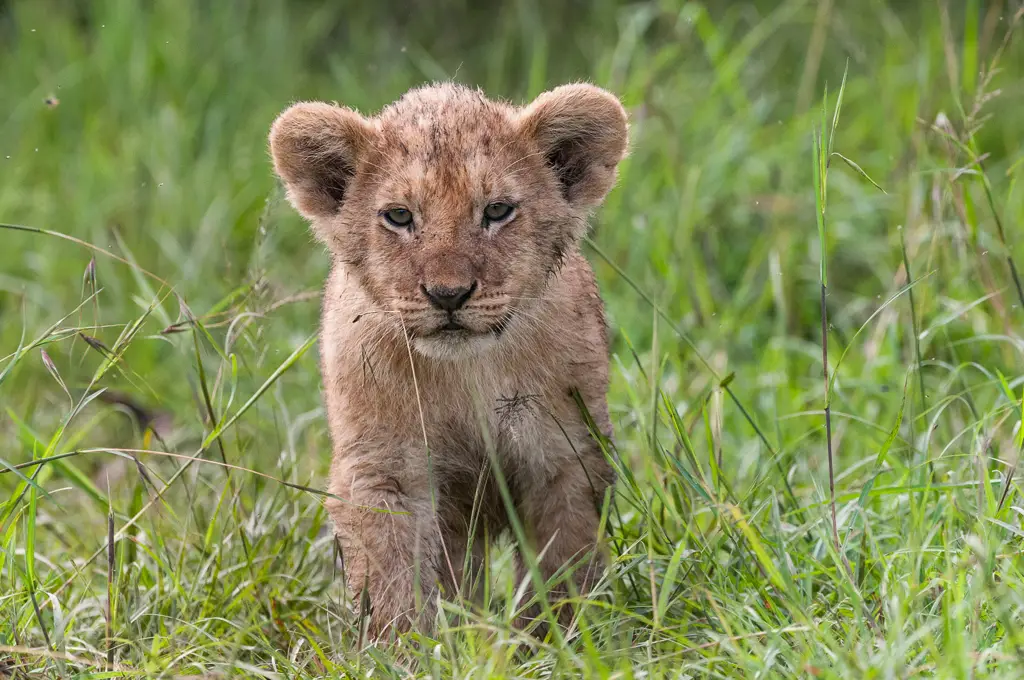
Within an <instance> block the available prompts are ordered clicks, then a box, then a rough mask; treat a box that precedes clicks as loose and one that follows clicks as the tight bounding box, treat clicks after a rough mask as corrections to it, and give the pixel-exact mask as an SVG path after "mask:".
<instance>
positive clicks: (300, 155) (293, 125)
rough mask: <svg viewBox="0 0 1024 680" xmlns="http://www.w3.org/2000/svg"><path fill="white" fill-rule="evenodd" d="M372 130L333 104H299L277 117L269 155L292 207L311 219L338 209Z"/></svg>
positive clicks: (350, 112) (352, 114) (359, 118)
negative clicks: (272, 158) (286, 190)
mask: <svg viewBox="0 0 1024 680" xmlns="http://www.w3.org/2000/svg"><path fill="white" fill-rule="evenodd" d="M373 134H374V132H373V128H372V126H371V124H370V123H369V121H367V120H366V119H365V118H363V117H362V116H360V115H359V114H358V113H356V112H355V111H353V110H351V109H344V108H341V107H339V106H333V105H331V104H324V103H320V102H303V103H300V104H295V105H294V106H292V107H291V108H289V109H287V110H286V111H285V112H284V113H282V114H281V115H280V116H278V117H277V120H275V121H274V125H273V126H272V127H271V128H270V153H271V155H272V156H273V157H274V170H276V171H277V174H278V175H279V176H280V177H281V179H282V180H284V183H285V187H286V188H287V189H288V200H289V201H290V202H291V204H292V205H293V206H295V209H296V210H298V211H299V212H300V213H302V215H303V216H304V217H306V218H307V219H309V220H314V221H315V220H316V219H318V218H326V217H330V216H332V215H334V214H335V213H337V211H338V208H339V207H340V206H341V202H342V201H343V200H344V199H345V192H346V190H347V189H348V186H349V182H350V181H351V179H352V176H353V175H354V174H355V171H356V164H357V162H358V158H359V156H360V154H362V153H363V152H364V151H365V150H366V148H367V146H368V145H369V143H370V140H371V138H372V135H373Z"/></svg>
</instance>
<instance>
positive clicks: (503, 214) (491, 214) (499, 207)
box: [484, 203, 515, 224]
mask: <svg viewBox="0 0 1024 680" xmlns="http://www.w3.org/2000/svg"><path fill="white" fill-rule="evenodd" d="M513 212H515V208H514V207H512V206H511V205H509V204H508V203H490V204H488V205H487V207H486V208H484V221H485V222H487V223H489V224H493V223H494V222H504V221H505V220H507V219H508V218H510V217H512V213H513Z"/></svg>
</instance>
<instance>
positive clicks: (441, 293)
mask: <svg viewBox="0 0 1024 680" xmlns="http://www.w3.org/2000/svg"><path fill="white" fill-rule="evenodd" d="M626 140H627V120H626V113H625V110H624V109H623V107H622V105H621V104H620V103H619V101H618V100H617V99H616V98H615V97H614V96H613V95H611V94H609V93H608V92H605V91H604V90H601V89H599V88H597V87H593V86H590V85H582V84H580V85H567V86H563V87H559V88H557V89H554V90H552V91H550V92H546V93H544V94H542V95H540V96H539V97H538V98H537V99H536V100H535V101H533V103H531V104H529V105H528V106H525V107H522V108H520V107H516V106H512V105H509V104H506V103H502V102H496V101H491V100H488V99H487V98H485V97H484V95H483V94H481V93H480V92H479V91H477V90H472V89H468V88H465V87H461V86H459V85H455V84H451V83H445V84H440V85H432V86H428V87H421V88H418V89H414V90H412V91H410V92H408V93H407V94H406V95H405V96H403V97H402V98H401V99H399V100H398V101H397V102H395V103H393V104H391V105H390V106H388V107H387V108H385V109H384V110H383V111H382V112H380V113H379V114H378V115H376V116H374V117H372V118H366V117H363V116H361V115H360V114H359V113H357V112H355V111H353V110H351V109H347V108H341V107H339V106H334V105H331V104H323V103H300V104H296V105H294V106H292V107H291V108H289V109H288V110H286V111H285V112H284V113H282V114H281V116H280V117H279V118H278V119H277V120H276V121H275V122H274V125H273V128H272V130H271V132H270V149H271V153H272V155H273V159H274V167H275V169H276V171H277V173H278V175H280V177H281V179H282V180H283V181H284V184H285V186H286V188H287V193H288V199H289V200H290V202H291V203H292V205H293V206H295V208H296V209H297V210H298V211H299V212H300V213H301V214H302V215H303V216H305V217H306V218H307V219H308V220H309V221H310V222H311V223H312V228H313V231H314V232H315V234H316V235H317V237H318V238H319V239H321V240H322V241H323V242H324V243H325V244H326V245H327V247H328V248H329V250H330V253H331V259H332V268H331V273H330V277H329V278H328V280H327V284H326V289H325V291H324V299H323V327H322V331H321V341H320V352H321V357H322V371H323V380H324V396H325V400H326V406H327V416H328V421H329V424H330V432H331V439H332V443H333V449H334V456H333V465H332V468H331V475H330V487H329V488H330V492H331V493H332V494H333V495H334V496H336V497H337V498H332V499H331V500H329V501H328V503H327V507H328V509H329V511H330V514H331V517H332V519H333V520H334V524H335V528H336V531H337V535H338V538H339V540H340V544H341V546H342V549H343V555H344V563H345V567H346V571H347V574H348V582H349V586H350V588H351V589H352V590H353V591H355V592H356V593H359V592H360V591H362V590H363V589H366V590H367V591H368V593H367V594H368V596H369V599H370V601H371V603H372V612H371V614H370V624H369V625H370V629H371V633H372V634H381V633H383V632H384V631H386V630H388V629H389V628H392V627H393V628H396V629H398V630H407V629H408V628H409V627H410V626H411V625H412V624H413V623H418V624H420V625H423V626H426V627H428V628H429V626H430V625H431V624H432V623H433V621H434V615H435V612H436V601H437V596H438V592H439V591H438V588H439V587H440V588H441V592H443V593H446V594H448V595H451V594H452V593H453V592H455V591H457V590H458V588H459V587H460V586H461V585H462V582H463V572H464V569H465V568H466V567H467V566H469V567H471V568H474V567H476V566H478V565H479V564H480V562H481V560H482V557H483V555H484V545H485V543H486V541H488V540H490V539H493V538H494V537H495V536H497V535H499V534H500V533H501V532H503V531H505V530H507V529H508V528H509V527H510V526H511V525H510V520H509V512H508V510H507V506H506V499H510V500H511V506H514V511H515V513H516V516H517V517H518V518H519V520H520V521H521V522H522V527H523V529H524V531H525V535H526V537H527V539H528V540H529V542H530V544H531V545H530V547H531V549H532V550H533V551H534V554H536V555H538V556H539V564H540V568H541V572H542V574H543V576H544V577H545V578H550V577H551V576H553V575H554V574H555V573H556V572H558V571H559V570H561V569H563V568H564V567H566V565H567V564H570V563H579V562H580V561H583V563H582V565H580V564H576V569H575V571H574V572H573V574H574V576H573V578H574V579H575V582H576V585H577V587H578V588H579V589H580V590H581V591H585V590H586V589H587V586H588V585H589V583H590V581H591V580H592V578H593V572H594V571H595V569H594V564H595V553H596V552H597V551H596V550H595V547H596V546H595V543H596V540H597V533H598V528H599V527H598V523H599V513H600V508H601V503H602V501H603V499H604V497H605V491H606V489H607V488H608V487H609V485H610V484H612V482H613V478H614V473H613V470H612V467H611V466H610V464H609V463H608V462H607V461H606V459H605V457H604V455H603V453H602V451H601V448H600V446H599V445H598V443H597V442H596V441H595V440H594V438H593V437H592V435H591V430H590V429H589V428H588V426H587V424H586V423H585V417H584V416H583V415H582V413H581V409H580V408H579V405H578V404H577V401H576V399H577V395H578V397H579V398H581V399H582V401H583V403H584V404H585V405H586V411H587V412H589V414H590V416H591V418H592V419H593V421H594V423H596V426H597V428H598V429H599V430H600V431H601V432H602V433H603V434H605V435H610V434H611V425H610V421H609V417H608V408H607V404H606V401H605V393H606V391H607V386H608V358H607V351H608V347H607V341H606V336H605V332H606V331H605V324H604V315H603V308H602V303H601V298H600V297H599V295H598V290H597V286H596V285H595V282H594V275H593V272H592V271H591V268H590V265H589V264H588V263H587V261H586V260H585V259H584V257H583V255H581V253H580V249H579V241H580V238H581V237H582V236H583V234H584V233H585V231H586V230H587V216H588V213H589V212H590V211H591V210H593V209H594V208H595V207H596V206H597V205H598V204H599V203H600V202H601V201H602V199H604V197H605V195H606V194H607V193H608V191H609V190H610V189H611V188H612V185H613V184H614V182H615V176H616V167H617V166H618V164H619V161H621V160H622V158H623V156H624V154H625V152H626ZM502 482H503V483H504V484H505V485H506V488H507V494H505V495H503V493H502V490H501V484H502ZM339 498H340V499H342V500H338V499H339ZM598 559H599V558H598ZM519 569H520V573H521V574H522V575H525V574H526V572H525V568H524V567H522V566H520V567H519ZM551 590H552V591H553V592H554V593H555V594H556V595H558V594H562V595H563V596H564V594H565V592H566V590H565V587H564V586H558V585H552V586H551ZM561 611H562V612H563V614H562V615H561V616H562V618H563V620H565V619H566V618H568V616H567V615H566V614H564V612H569V608H568V607H563V608H562V609H561ZM537 613H538V610H536V608H535V609H534V611H533V612H532V614H531V613H527V614H525V615H524V618H525V619H529V618H530V617H531V616H535V615H536V614H537Z"/></svg>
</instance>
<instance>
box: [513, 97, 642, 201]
mask: <svg viewBox="0 0 1024 680" xmlns="http://www.w3.org/2000/svg"><path fill="white" fill-rule="evenodd" d="M519 125H520V130H521V131H522V132H523V134H525V135H527V136H529V137H532V138H533V140H534V141H535V142H536V144H537V145H538V146H539V147H540V150H541V152H542V153H543V154H544V156H545V158H546V159H547V162H548V165H549V166H550V167H551V168H552V169H553V170H554V171H555V174H556V175H557V176H558V181H559V182H560V183H561V185H562V194H563V195H564V196H565V199H566V200H567V201H569V203H570V204H572V205H574V206H578V207H583V208H588V207H592V206H594V205H597V204H598V203H600V202H601V201H602V200H603V199H604V197H605V195H607V193H608V192H609V191H610V190H611V188H612V185H614V184H615V169H616V168H617V167H618V164H619V161H621V160H622V158H623V157H624V156H625V155H626V145H627V140H628V133H627V128H628V123H627V118H626V110H625V109H624V108H622V104H620V103H619V100H618V99H617V98H616V97H615V95H613V94H611V93H610V92H608V91H606V90H602V89H601V88H599V87H594V86H593V85H584V84H578V85H563V86H561V87H557V88H555V89H554V90H551V91H549V92H545V93H544V94H542V95H540V96H539V97H537V98H536V99H535V100H534V101H533V103H532V104H530V105H529V106H527V107H526V108H525V109H523V111H522V113H521V114H520V119H519Z"/></svg>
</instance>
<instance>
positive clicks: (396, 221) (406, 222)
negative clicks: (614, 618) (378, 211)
mask: <svg viewBox="0 0 1024 680" xmlns="http://www.w3.org/2000/svg"><path fill="white" fill-rule="evenodd" d="M383 214H384V219H386V220H387V221H388V224H390V225H391V226H392V227H398V228H399V229H406V228H408V227H409V226H410V225H412V212H411V211H409V210H406V209H405V208H392V209H391V210H386V211H384V213H383Z"/></svg>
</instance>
